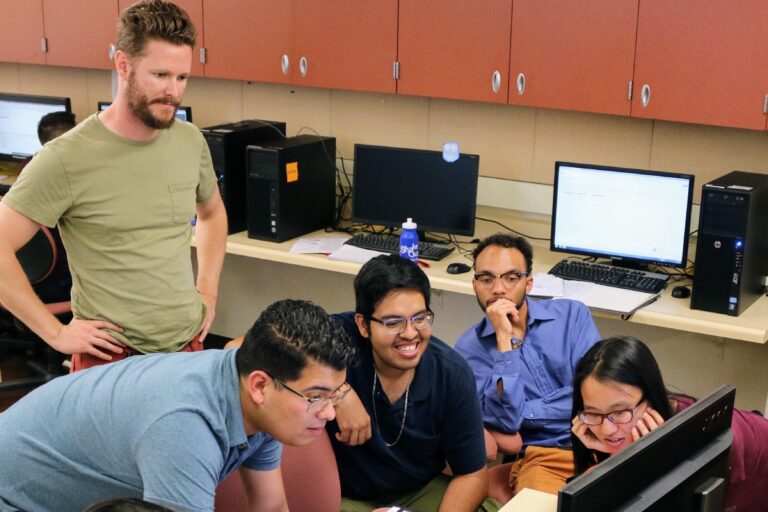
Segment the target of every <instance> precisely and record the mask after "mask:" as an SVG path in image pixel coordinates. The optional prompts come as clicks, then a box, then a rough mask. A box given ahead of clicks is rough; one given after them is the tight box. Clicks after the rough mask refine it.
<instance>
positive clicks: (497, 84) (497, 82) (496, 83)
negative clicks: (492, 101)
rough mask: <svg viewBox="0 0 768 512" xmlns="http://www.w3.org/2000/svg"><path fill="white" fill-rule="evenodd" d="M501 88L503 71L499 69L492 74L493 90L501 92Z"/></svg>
mask: <svg viewBox="0 0 768 512" xmlns="http://www.w3.org/2000/svg"><path fill="white" fill-rule="evenodd" d="M499 89H501V73H499V72H498V70H497V71H494V72H493V75H491V90H493V92H499Z"/></svg>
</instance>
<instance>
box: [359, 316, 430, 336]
mask: <svg viewBox="0 0 768 512" xmlns="http://www.w3.org/2000/svg"><path fill="white" fill-rule="evenodd" d="M369 318H370V319H371V320H373V321H374V322H377V323H380V324H381V325H383V326H384V328H385V329H386V330H387V332H389V333H390V334H400V333H401V332H403V331H405V328H406V327H407V325H408V322H411V324H412V325H413V328H414V329H416V330H417V331H423V330H424V329H428V328H429V327H430V326H431V325H432V322H434V321H435V314H434V313H433V312H432V311H429V310H427V311H422V312H421V313H417V314H415V315H413V316H412V317H411V318H405V317H402V316H390V317H387V318H376V317H375V316H371V317H369Z"/></svg>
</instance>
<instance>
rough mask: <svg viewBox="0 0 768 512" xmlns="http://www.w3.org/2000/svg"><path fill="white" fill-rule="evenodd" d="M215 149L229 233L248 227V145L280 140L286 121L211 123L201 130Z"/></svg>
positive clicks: (254, 120)
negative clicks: (246, 152) (246, 165)
mask: <svg viewBox="0 0 768 512" xmlns="http://www.w3.org/2000/svg"><path fill="white" fill-rule="evenodd" d="M200 131H201V132H202V133H203V137H205V140H206V142H207V143H208V147H209V148H210V150H211V159H212V160H213V168H214V170H215V171H216V177H217V178H218V180H219V192H221V199H222V200H223V201H224V207H225V208H226V210H227V220H228V223H229V233H237V232H239V231H245V228H246V197H245V187H246V167H245V148H246V147H247V146H248V145H250V144H261V143H262V142H265V141H270V140H275V139H280V138H282V137H284V135H285V123H282V122H279V121H261V120H258V119H247V120H245V121H238V122H236V123H227V124H220V125H216V126H209V127H207V128H202V129H201V130H200Z"/></svg>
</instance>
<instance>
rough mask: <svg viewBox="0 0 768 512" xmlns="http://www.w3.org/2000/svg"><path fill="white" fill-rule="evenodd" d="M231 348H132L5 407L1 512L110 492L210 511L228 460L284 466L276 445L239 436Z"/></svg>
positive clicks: (79, 502)
mask: <svg viewBox="0 0 768 512" xmlns="http://www.w3.org/2000/svg"><path fill="white" fill-rule="evenodd" d="M236 352H237V351H236V350H225V351H220V350H206V351H203V352H198V353H181V354H155V355H149V356H142V357H132V358H128V359H126V360H125V361H121V362H118V363H114V364H110V365H105V366H101V367H96V368H93V369H90V370H84V371H81V372H77V373H75V374H72V375H68V376H65V377H60V378H57V379H55V380H53V381H51V382H50V383H48V384H46V385H45V386H42V387H40V388H38V389H36V390H35V391H33V392H32V393H30V394H29V395H27V396H26V397H24V398H23V399H22V400H21V401H19V402H18V403H16V404H15V405H14V406H12V407H11V408H10V409H8V410H7V411H6V412H4V413H2V414H0V433H1V434H0V511H3V512H5V511H16V510H25V511H54V510H55V511H60V512H67V511H72V512H80V511H82V510H83V509H84V508H85V507H86V506H88V505H91V504H93V503H95V502H98V501H100V500H104V499H108V498H111V497H136V498H144V499H146V500H149V501H152V502H155V503H159V504H162V505H165V506H167V507H170V508H172V509H173V510H179V511H211V510H213V502H214V496H215V492H216V487H217V485H218V484H219V482H220V481H221V480H223V479H224V478H225V477H226V475H227V474H228V473H230V472H231V471H233V470H234V469H236V468H238V467H239V466H241V465H242V466H244V467H247V468H250V469H253V470H271V469H275V468H277V467H279V465H280V456H281V453H282V445H281V444H280V443H279V442H277V441H276V440H274V439H273V438H272V437H270V436H268V435H266V434H262V433H257V434H254V435H252V436H250V437H246V435H245V427H244V424H243V416H242V409H241V405H240V388H239V379H238V375H237V371H236V368H235V353H236Z"/></svg>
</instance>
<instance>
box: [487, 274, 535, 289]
mask: <svg viewBox="0 0 768 512" xmlns="http://www.w3.org/2000/svg"><path fill="white" fill-rule="evenodd" d="M529 275H530V272H518V271H517V270H511V271H509V272H505V273H503V274H491V273H489V272H487V273H486V272H484V273H482V274H475V281H477V283H478V284H479V285H480V286H482V287H484V288H490V287H491V286H493V284H494V283H495V282H496V279H501V283H502V284H503V285H504V286H507V287H512V286H515V285H516V284H517V283H519V282H520V281H521V280H522V279H523V278H525V277H528V276H529Z"/></svg>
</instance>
